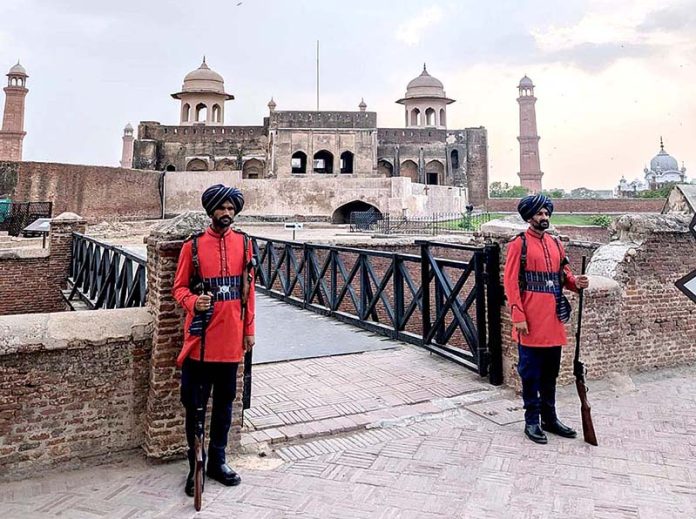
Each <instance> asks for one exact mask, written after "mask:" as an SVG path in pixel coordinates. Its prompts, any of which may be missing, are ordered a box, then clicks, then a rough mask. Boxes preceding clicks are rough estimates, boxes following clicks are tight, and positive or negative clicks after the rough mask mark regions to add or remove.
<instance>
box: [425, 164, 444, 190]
mask: <svg viewBox="0 0 696 519" xmlns="http://www.w3.org/2000/svg"><path fill="white" fill-rule="evenodd" d="M444 180H445V166H444V164H442V162H440V161H439V160H431V161H430V162H428V163H427V164H426V165H425V183H426V184H442V183H443V181H444Z"/></svg>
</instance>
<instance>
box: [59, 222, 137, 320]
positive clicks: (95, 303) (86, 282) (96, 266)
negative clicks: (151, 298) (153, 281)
mask: <svg viewBox="0 0 696 519" xmlns="http://www.w3.org/2000/svg"><path fill="white" fill-rule="evenodd" d="M72 258H73V259H72V262H71V266H70V276H69V278H68V283H69V286H70V287H71V290H70V295H69V296H68V300H72V299H73V298H74V297H75V296H76V295H77V296H79V298H80V299H81V300H82V301H83V302H84V303H85V304H86V305H87V306H88V307H89V308H90V309H100V308H129V307H135V306H143V305H144V304H145V301H146V298H147V275H146V271H147V261H145V260H144V259H142V258H139V257H138V256H136V255H134V254H131V253H129V252H128V251H126V250H123V249H121V248H119V247H116V246H113V245H109V244H107V243H103V242H100V241H98V240H95V239H94V238H89V237H87V236H85V235H83V234H80V233H73V240H72Z"/></svg>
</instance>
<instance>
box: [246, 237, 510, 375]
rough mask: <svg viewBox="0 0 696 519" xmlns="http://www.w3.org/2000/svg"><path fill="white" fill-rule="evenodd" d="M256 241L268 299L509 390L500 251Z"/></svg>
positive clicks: (260, 283)
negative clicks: (421, 351)
mask: <svg viewBox="0 0 696 519" xmlns="http://www.w3.org/2000/svg"><path fill="white" fill-rule="evenodd" d="M252 241H253V246H254V253H255V254H256V255H257V258H258V259H259V270H258V275H257V278H256V283H257V289H258V290H259V291H260V292H261V293H265V294H268V295H271V296H273V297H276V298H278V299H282V300H284V301H287V302H289V303H293V304H296V305H299V306H301V307H303V308H306V309H310V310H313V311H315V312H319V313H322V314H324V315H330V316H332V317H335V318H337V319H340V320H342V321H345V322H348V323H351V324H354V325H356V326H360V327H361V328H364V329H367V330H371V331H373V332H376V333H380V334H383V335H387V336H389V337H392V338H394V339H398V340H402V341H407V342H410V343H413V344H417V345H420V346H423V347H424V348H426V349H428V350H430V351H432V352H434V353H437V354H439V355H442V356H444V357H446V358H449V359H451V360H453V361H455V362H457V363H460V364H462V365H463V366H466V367H467V368H469V369H472V370H474V371H476V372H477V373H479V374H480V375H481V376H488V377H489V380H490V382H491V383H492V384H495V385H498V384H501V383H502V353H501V337H500V308H501V304H502V290H501V287H500V279H499V263H498V262H499V248H498V246H497V245H486V246H482V247H472V246H467V245H455V244H449V243H439V242H429V241H421V242H416V244H417V246H418V247H419V248H420V254H418V255H416V254H401V253H393V252H386V251H375V250H365V249H357V248H351V247H336V246H330V245H318V244H307V243H298V242H291V241H280V240H269V239H266V238H262V237H252ZM435 251H440V252H439V254H436V252H435ZM442 255H445V256H448V257H446V258H443V257H439V256H442Z"/></svg>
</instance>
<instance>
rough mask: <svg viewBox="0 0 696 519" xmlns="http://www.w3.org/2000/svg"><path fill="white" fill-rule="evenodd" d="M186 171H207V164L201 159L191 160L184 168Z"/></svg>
mask: <svg viewBox="0 0 696 519" xmlns="http://www.w3.org/2000/svg"><path fill="white" fill-rule="evenodd" d="M186 171H208V163H207V162H206V161H204V160H201V159H193V160H192V161H190V162H189V163H188V165H187V166H186Z"/></svg>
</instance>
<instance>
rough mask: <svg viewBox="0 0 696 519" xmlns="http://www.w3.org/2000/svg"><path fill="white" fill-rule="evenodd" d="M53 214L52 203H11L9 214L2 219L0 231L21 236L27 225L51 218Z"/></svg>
mask: <svg viewBox="0 0 696 519" xmlns="http://www.w3.org/2000/svg"><path fill="white" fill-rule="evenodd" d="M52 212H53V203H52V202H11V203H10V204H9V208H8V211H7V213H6V214H5V215H4V217H3V218H0V231H7V234H9V235H10V236H19V233H21V232H22V229H24V228H25V227H26V226H27V225H30V224H31V223H33V222H35V221H36V220H38V219H39V218H50V217H51V214H52Z"/></svg>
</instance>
